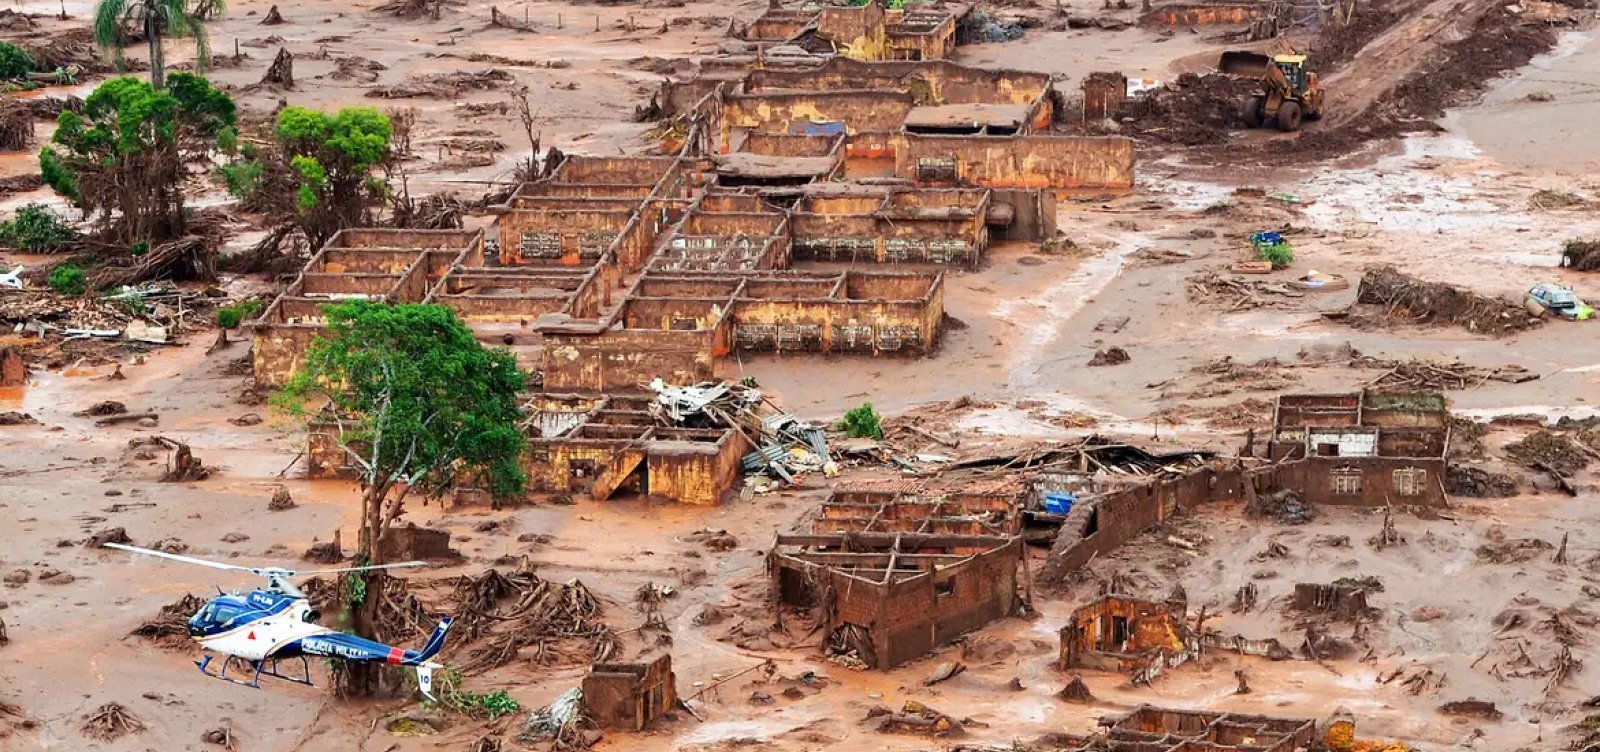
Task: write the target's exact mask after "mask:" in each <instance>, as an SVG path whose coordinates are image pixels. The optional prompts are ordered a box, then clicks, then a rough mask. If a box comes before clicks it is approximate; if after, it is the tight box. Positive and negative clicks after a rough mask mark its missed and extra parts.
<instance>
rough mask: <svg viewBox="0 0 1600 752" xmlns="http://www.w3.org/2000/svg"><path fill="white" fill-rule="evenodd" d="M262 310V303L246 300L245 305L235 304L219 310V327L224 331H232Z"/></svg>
mask: <svg viewBox="0 0 1600 752" xmlns="http://www.w3.org/2000/svg"><path fill="white" fill-rule="evenodd" d="M260 309H261V301H259V300H246V301H244V302H243V303H234V304H233V305H226V306H223V307H221V308H218V309H217V326H220V327H222V328H223V329H232V328H234V327H236V326H238V325H239V324H241V323H243V322H244V320H245V319H247V318H250V317H251V316H254V315H255V313H256V311H258V310H260Z"/></svg>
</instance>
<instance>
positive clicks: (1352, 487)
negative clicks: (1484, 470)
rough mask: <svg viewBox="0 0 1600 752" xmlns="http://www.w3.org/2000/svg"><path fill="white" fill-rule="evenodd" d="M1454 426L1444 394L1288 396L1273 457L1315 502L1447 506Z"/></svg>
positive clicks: (1282, 402) (1280, 409)
mask: <svg viewBox="0 0 1600 752" xmlns="http://www.w3.org/2000/svg"><path fill="white" fill-rule="evenodd" d="M1449 424H1450V415H1449V412H1448V411H1447V410H1446V408H1445V401H1444V397H1443V396H1441V395H1439V394H1436V393H1418V394H1387V393H1377V392H1370V391H1362V392H1355V393H1351V394H1291V395H1283V396H1282V397H1279V398H1278V404H1277V407H1276V408H1275V410H1274V412H1273V433H1272V438H1271V441H1270V442H1269V444H1268V454H1269V456H1270V457H1271V459H1273V460H1274V461H1275V462H1277V463H1279V464H1278V466H1277V469H1276V472H1277V476H1278V477H1277V478H1276V484H1277V486H1279V487H1283V488H1292V489H1294V490H1297V491H1299V492H1300V493H1301V495H1302V497H1303V498H1304V499H1305V500H1306V501H1307V502H1310V503H1313V504H1344V505H1361V506H1384V505H1386V504H1394V505H1424V506H1442V505H1444V504H1445V503H1446V498H1445V492H1444V477H1445V469H1446V460H1445V458H1446V456H1447V455H1448V453H1449V442H1450V425H1449Z"/></svg>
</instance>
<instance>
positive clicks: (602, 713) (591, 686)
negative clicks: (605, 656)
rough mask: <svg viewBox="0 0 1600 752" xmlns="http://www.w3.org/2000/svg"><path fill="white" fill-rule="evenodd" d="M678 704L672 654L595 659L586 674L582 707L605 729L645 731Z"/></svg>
mask: <svg viewBox="0 0 1600 752" xmlns="http://www.w3.org/2000/svg"><path fill="white" fill-rule="evenodd" d="M677 704H678V677H677V674H675V673H673V671H672V656H671V655H661V656H659V657H657V658H656V659H655V660H652V661H640V662H633V663H621V662H618V663H596V664H594V665H593V666H591V667H590V668H589V673H588V675H587V676H585V677H584V678H583V709H584V712H585V714H586V715H588V716H589V717H590V718H591V719H593V720H594V722H595V723H596V724H597V725H599V726H600V727H601V728H603V729H616V730H620V731H643V730H645V729H646V728H648V727H649V726H650V724H651V723H652V722H654V721H655V719H657V718H659V717H661V716H662V715H665V714H667V713H669V712H671V711H672V709H673V708H675V707H677Z"/></svg>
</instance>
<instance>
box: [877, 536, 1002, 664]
mask: <svg viewBox="0 0 1600 752" xmlns="http://www.w3.org/2000/svg"><path fill="white" fill-rule="evenodd" d="M1021 556H1022V539H1021V538H1013V539H1012V540H1011V542H1010V543H1008V544H1006V545H1004V546H1002V547H1000V548H996V549H994V550H992V551H988V552H985V553H981V554H977V555H975V556H974V557H973V558H972V559H971V560H970V561H968V562H966V563H964V564H961V565H959V566H954V567H950V568H948V569H946V570H944V571H941V572H937V573H933V572H929V573H924V574H922V575H918V576H916V577H912V578H909V579H905V580H901V581H899V582H895V583H893V584H891V585H890V586H889V587H888V590H887V592H886V593H885V595H884V598H883V600H882V601H881V606H880V608H879V612H878V622H877V624H876V625H875V626H872V627H869V630H870V631H871V632H872V634H873V638H874V641H875V642H876V652H877V655H878V657H879V662H878V665H876V666H874V668H893V667H895V666H898V665H900V664H902V663H906V662H909V661H913V660H916V659H917V658H920V657H922V656H923V655H924V654H926V653H928V652H930V651H932V650H933V649H934V648H936V647H938V646H940V645H943V644H945V643H947V642H949V641H951V640H953V639H955V638H957V637H960V636H961V635H963V634H966V633H968V632H971V631H972V630H975V629H978V628H980V627H982V626H983V625H985V624H988V623H989V622H991V621H994V620H995V619H1001V618H1004V617H1006V616H1009V615H1011V613H1012V612H1013V611H1014V610H1015V609H1016V604H1017V561H1018V559H1020V558H1021Z"/></svg>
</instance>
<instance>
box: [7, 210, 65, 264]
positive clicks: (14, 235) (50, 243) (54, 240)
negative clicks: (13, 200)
mask: <svg viewBox="0 0 1600 752" xmlns="http://www.w3.org/2000/svg"><path fill="white" fill-rule="evenodd" d="M77 237H78V233H76V232H74V231H73V230H72V228H71V227H68V226H67V223H65V222H63V221H61V218H60V217H58V216H56V214H55V212H52V211H50V210H49V209H47V208H45V207H44V205H43V204H25V205H23V206H22V207H21V208H19V209H17V212H16V214H13V215H12V216H11V219H9V220H7V221H5V222H0V245H4V246H7V247H10V248H15V249H17V250H19V251H27V252H29V253H44V252H48V251H54V250H58V249H60V248H61V247H62V246H64V245H66V244H68V243H71V242H72V241H74V240H76V239H77Z"/></svg>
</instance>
